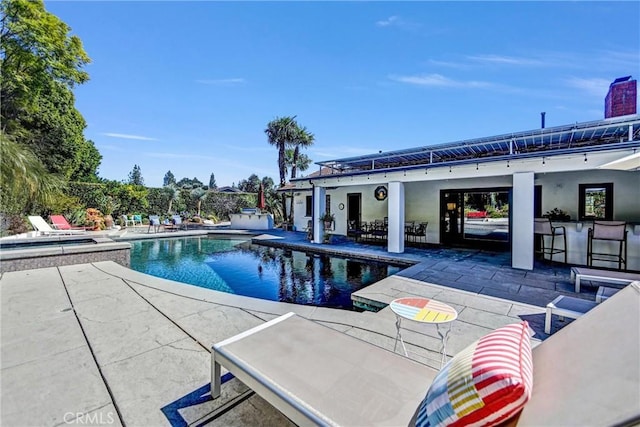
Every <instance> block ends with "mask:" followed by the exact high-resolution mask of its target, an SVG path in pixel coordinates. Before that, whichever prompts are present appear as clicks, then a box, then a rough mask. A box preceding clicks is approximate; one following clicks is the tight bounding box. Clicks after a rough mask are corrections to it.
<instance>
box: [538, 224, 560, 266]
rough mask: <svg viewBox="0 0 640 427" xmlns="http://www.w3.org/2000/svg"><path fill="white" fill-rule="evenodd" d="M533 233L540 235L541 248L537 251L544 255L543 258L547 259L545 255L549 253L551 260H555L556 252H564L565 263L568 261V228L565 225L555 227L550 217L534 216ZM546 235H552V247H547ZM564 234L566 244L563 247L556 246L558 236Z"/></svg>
mask: <svg viewBox="0 0 640 427" xmlns="http://www.w3.org/2000/svg"><path fill="white" fill-rule="evenodd" d="M533 233H534V234H535V235H537V236H540V241H541V243H540V249H539V250H537V251H536V253H538V254H540V255H542V259H545V255H549V261H553V256H554V255H555V254H561V253H564V263H565V264H566V263H567V230H566V229H565V227H564V226H562V225H561V226H557V227H554V226H553V224H551V219H549V218H534V223H533ZM544 236H550V237H551V247H546V246H545V242H544ZM559 236H562V239H563V241H564V246H563V247H562V248H556V246H555V245H556V237H559Z"/></svg>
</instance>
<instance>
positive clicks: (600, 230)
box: [587, 221, 628, 270]
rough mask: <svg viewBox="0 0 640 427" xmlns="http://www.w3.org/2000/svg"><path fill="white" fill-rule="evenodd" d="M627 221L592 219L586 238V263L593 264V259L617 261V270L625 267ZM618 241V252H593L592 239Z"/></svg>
mask: <svg viewBox="0 0 640 427" xmlns="http://www.w3.org/2000/svg"><path fill="white" fill-rule="evenodd" d="M627 233H628V231H627V223H626V222H625V221H593V228H589V236H588V240H587V265H588V266H589V267H591V266H593V261H594V260H595V261H606V262H617V263H618V270H622V264H624V269H625V270H626V269H627ZM594 240H602V241H605V242H607V241H608V242H613V243H614V244H615V242H618V253H617V254H612V253H608V252H594V251H593V241H594Z"/></svg>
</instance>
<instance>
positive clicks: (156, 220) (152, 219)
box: [147, 215, 162, 233]
mask: <svg viewBox="0 0 640 427" xmlns="http://www.w3.org/2000/svg"><path fill="white" fill-rule="evenodd" d="M161 225H162V223H161V222H160V217H159V216H158V215H149V228H148V229H147V233H149V232H150V231H151V228H152V227H153V232H154V233H157V232H158V231H160V226H161Z"/></svg>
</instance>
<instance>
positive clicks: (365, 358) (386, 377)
mask: <svg viewBox="0 0 640 427" xmlns="http://www.w3.org/2000/svg"><path fill="white" fill-rule="evenodd" d="M639 315H640V282H634V283H632V284H631V285H629V286H628V287H626V288H625V289H623V290H621V291H620V292H618V293H617V294H616V295H614V296H613V297H611V298H609V299H608V300H607V301H605V302H603V303H602V304H598V305H597V306H596V307H595V308H593V309H592V310H590V311H589V312H588V313H586V314H585V315H584V316H581V317H580V318H579V319H577V320H576V321H574V322H572V323H571V324H570V325H567V326H566V327H565V328H563V329H561V330H559V331H558V332H556V333H555V334H554V335H552V336H550V337H549V338H547V339H546V340H545V341H543V342H542V343H541V344H539V345H538V346H536V347H535V348H533V350H532V362H533V388H532V389H531V390H532V391H531V395H530V398H529V401H528V402H527V403H526V404H525V405H524V408H523V409H522V412H521V413H520V414H519V415H516V417H515V418H512V419H511V420H509V421H508V422H507V423H505V424H506V425H511V426H513V425H518V426H540V425H636V424H637V423H638V422H640V388H639V387H638V384H640V365H639V364H638V360H639V359H640V323H639V322H636V321H635V320H634V319H637V318H638V316H639ZM464 354H465V355H466V354H467V353H466V350H465V352H464ZM453 364H454V361H451V362H449V363H448V364H447V365H445V367H444V368H443V370H444V369H447V367H448V366H449V365H453ZM221 365H222V366H224V367H225V368H226V369H228V370H229V371H230V372H231V373H232V374H233V375H234V376H235V377H236V378H238V379H239V380H240V381H242V382H243V383H244V384H245V385H247V386H248V387H250V388H252V389H253V390H254V391H255V392H256V393H257V394H259V395H260V396H261V397H263V398H264V399H265V400H267V401H268V402H269V403H271V404H272V405H273V406H274V407H275V408H277V409H278V410H280V411H281V412H282V413H283V414H284V415H286V416H287V417H288V418H289V419H290V420H292V421H293V422H294V423H296V424H298V425H312V424H313V425H367V426H373V425H414V424H415V421H416V415H417V409H418V407H419V405H420V403H421V399H422V397H423V396H424V395H425V392H426V391H427V389H428V388H429V387H430V385H431V383H432V382H433V381H434V379H435V378H436V375H437V374H438V371H437V370H436V369H434V368H431V367H428V366H425V365H422V364H419V363H417V362H414V361H412V360H410V359H408V358H405V357H404V356H401V355H399V354H396V353H393V352H391V351H388V350H385V349H383V348H381V347H378V346H376V345H373V344H370V343H368V342H365V341H362V340H360V339H357V338H355V337H352V336H350V335H347V334H345V333H342V332H339V331H337V330H334V329H331V328H329V327H326V326H323V325H320V324H317V323H315V322H313V321H310V320H306V319H303V318H301V317H298V316H296V315H294V314H293V313H289V314H286V315H283V316H281V317H278V318H276V319H273V320H271V321H269V322H266V323H264V324H262V325H260V326H257V327H255V328H253V329H250V330H248V331H245V332H242V333H240V334H238V335H236V336H234V337H231V338H228V339H227V340H224V341H222V342H220V343H217V344H215V345H214V346H213V351H212V366H211V367H212V384H211V394H212V397H213V398H218V397H219V396H220V394H221V381H220V374H221ZM456 366H457V365H456ZM445 383H446V381H445ZM446 391H447V390H445V392H446ZM474 397H475V395H474ZM505 424H501V425H505Z"/></svg>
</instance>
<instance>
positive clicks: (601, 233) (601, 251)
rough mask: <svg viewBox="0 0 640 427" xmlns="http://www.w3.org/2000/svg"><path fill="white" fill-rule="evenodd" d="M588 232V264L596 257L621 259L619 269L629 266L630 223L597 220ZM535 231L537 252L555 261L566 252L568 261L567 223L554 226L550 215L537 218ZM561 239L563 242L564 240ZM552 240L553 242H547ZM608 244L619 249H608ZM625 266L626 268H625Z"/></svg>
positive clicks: (600, 258)
mask: <svg viewBox="0 0 640 427" xmlns="http://www.w3.org/2000/svg"><path fill="white" fill-rule="evenodd" d="M587 233H588V235H587V260H586V265H587V266H588V267H592V266H593V262H594V261H602V262H608V263H617V264H618V269H619V270H622V269H625V270H626V268H627V234H628V231H627V223H626V222H625V221H601V220H595V221H593V226H592V227H590V228H589V230H588V232H587ZM534 234H535V235H536V237H537V238H538V243H537V244H538V246H539V247H538V249H537V250H536V253H537V254H539V255H540V256H541V257H542V258H543V259H548V260H550V261H553V256H554V255H556V254H563V255H564V263H565V264H566V263H567V251H568V249H569V248H568V247H567V229H566V227H565V226H562V225H560V226H554V225H553V223H552V221H551V219H550V218H535V219H534ZM560 241H561V242H562V244H560ZM547 242H549V245H547ZM607 246H617V253H615V252H614V253H611V252H605V248H606V247H607ZM623 266H624V268H623Z"/></svg>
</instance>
